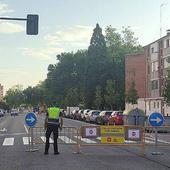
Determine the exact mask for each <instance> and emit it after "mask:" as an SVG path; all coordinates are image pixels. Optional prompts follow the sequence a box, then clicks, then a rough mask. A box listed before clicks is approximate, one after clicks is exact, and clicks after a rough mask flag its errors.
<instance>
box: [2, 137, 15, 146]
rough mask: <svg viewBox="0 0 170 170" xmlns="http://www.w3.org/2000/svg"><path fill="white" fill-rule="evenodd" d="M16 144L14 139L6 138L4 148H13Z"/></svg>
mask: <svg viewBox="0 0 170 170" xmlns="http://www.w3.org/2000/svg"><path fill="white" fill-rule="evenodd" d="M13 144H14V138H5V140H4V142H3V144H2V145H3V146H11V145H13Z"/></svg>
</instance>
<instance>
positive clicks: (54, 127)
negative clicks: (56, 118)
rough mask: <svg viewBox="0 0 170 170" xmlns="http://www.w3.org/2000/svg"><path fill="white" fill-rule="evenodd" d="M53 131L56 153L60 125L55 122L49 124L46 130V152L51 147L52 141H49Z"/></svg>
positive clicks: (55, 150) (56, 150)
mask: <svg viewBox="0 0 170 170" xmlns="http://www.w3.org/2000/svg"><path fill="white" fill-rule="evenodd" d="M52 132H53V137H54V144H53V146H54V153H57V152H58V143H57V139H58V125H55V124H47V130H46V144H45V153H48V150H49V147H50V143H49V139H50V135H51V133H52Z"/></svg>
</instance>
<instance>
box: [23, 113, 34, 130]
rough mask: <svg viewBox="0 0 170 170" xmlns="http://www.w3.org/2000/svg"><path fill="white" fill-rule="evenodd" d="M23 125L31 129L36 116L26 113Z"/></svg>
mask: <svg viewBox="0 0 170 170" xmlns="http://www.w3.org/2000/svg"><path fill="white" fill-rule="evenodd" d="M25 123H26V125H27V126H29V127H33V126H34V125H35V124H36V123H37V116H36V115H35V113H32V112H30V113H27V115H26V116H25Z"/></svg>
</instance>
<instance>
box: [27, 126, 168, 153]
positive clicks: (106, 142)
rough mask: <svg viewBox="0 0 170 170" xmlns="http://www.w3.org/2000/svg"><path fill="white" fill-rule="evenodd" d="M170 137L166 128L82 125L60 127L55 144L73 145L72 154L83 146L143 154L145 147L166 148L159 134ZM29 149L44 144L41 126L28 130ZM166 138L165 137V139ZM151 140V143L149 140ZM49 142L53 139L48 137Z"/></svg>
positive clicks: (34, 149)
mask: <svg viewBox="0 0 170 170" xmlns="http://www.w3.org/2000/svg"><path fill="white" fill-rule="evenodd" d="M163 134H165V135H164V136H166V135H167V136H168V135H169V136H170V126H162V127H151V126H145V127H144V126H135V125H124V126H114V125H113V126H111V125H106V126H96V125H90V126H82V127H81V128H76V127H63V128H62V131H59V137H58V143H59V144H62V145H74V146H75V153H80V152H81V151H80V150H81V148H83V147H93V146H94V147H95V146H97V147H103V146H113V147H138V148H140V154H141V155H145V151H146V147H150V146H167V145H168V146H170V140H169V141H166V140H164V139H162V138H159V135H162V136H163ZM28 138H29V149H28V151H36V150H37V148H35V147H37V144H44V143H45V131H44V128H43V127H32V128H30V129H29V133H28ZM167 139H168V138H167ZM149 140H151V141H149ZM50 143H53V139H51V138H50Z"/></svg>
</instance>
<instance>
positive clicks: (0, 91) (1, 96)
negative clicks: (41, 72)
mask: <svg viewBox="0 0 170 170" xmlns="http://www.w3.org/2000/svg"><path fill="white" fill-rule="evenodd" d="M3 89H4V87H3V86H2V85H1V84H0V101H2V100H3Z"/></svg>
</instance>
